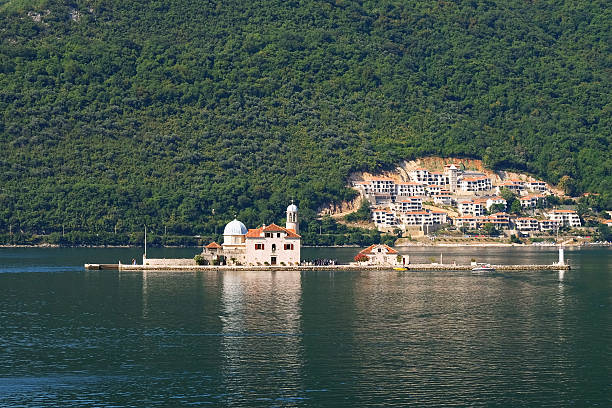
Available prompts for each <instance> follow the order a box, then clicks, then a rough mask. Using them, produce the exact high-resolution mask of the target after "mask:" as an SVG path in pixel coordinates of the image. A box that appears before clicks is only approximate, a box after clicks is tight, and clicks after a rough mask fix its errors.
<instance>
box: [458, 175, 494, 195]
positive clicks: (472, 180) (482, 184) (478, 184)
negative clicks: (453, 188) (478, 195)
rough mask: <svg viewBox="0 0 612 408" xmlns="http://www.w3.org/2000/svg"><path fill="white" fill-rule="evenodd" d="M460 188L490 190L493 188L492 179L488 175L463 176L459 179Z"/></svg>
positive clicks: (466, 190) (469, 190) (474, 190)
mask: <svg viewBox="0 0 612 408" xmlns="http://www.w3.org/2000/svg"><path fill="white" fill-rule="evenodd" d="M458 188H459V190H462V191H465V192H472V193H475V192H481V191H489V190H491V189H492V188H493V185H492V184H491V179H490V178H488V177H486V176H479V177H462V178H460V179H459V181H458Z"/></svg>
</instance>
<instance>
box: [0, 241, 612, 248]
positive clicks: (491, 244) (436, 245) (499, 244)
mask: <svg viewBox="0 0 612 408" xmlns="http://www.w3.org/2000/svg"><path fill="white" fill-rule="evenodd" d="M558 245H559V244H552V243H551V244H539V243H533V244H514V243H503V242H480V243H469V242H457V243H434V244H424V243H410V244H400V245H394V247H396V248H411V247H420V248H428V247H431V248H453V247H474V248H487V247H501V248H506V247H513V248H553V247H557V246H558ZM564 246H566V247H612V242H593V243H591V242H583V243H576V244H566V245H564ZM0 248H108V249H117V248H142V246H139V245H58V244H34V245H25V244H16V245H11V244H1V245H0ZM150 248H155V249H160V248H164V249H166V248H167V249H170V248H174V249H178V248H201V246H200V245H197V246H160V247H150ZM302 248H362V247H361V246H359V245H321V246H318V245H302Z"/></svg>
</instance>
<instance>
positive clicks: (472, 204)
mask: <svg viewBox="0 0 612 408" xmlns="http://www.w3.org/2000/svg"><path fill="white" fill-rule="evenodd" d="M485 203H486V200H485ZM457 208H458V209H459V212H460V213H461V214H462V215H468V214H469V215H474V216H479V215H484V213H485V207H484V204H483V202H482V201H481V200H468V201H459V203H458V204H457Z"/></svg>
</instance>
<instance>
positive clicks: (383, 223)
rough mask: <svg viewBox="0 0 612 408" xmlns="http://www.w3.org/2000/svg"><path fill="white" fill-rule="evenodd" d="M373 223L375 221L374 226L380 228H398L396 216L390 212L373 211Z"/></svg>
mask: <svg viewBox="0 0 612 408" xmlns="http://www.w3.org/2000/svg"><path fill="white" fill-rule="evenodd" d="M372 221H374V224H376V227H378V228H392V227H395V226H397V221H396V219H395V214H394V213H393V212H392V211H388V210H382V209H376V210H372Z"/></svg>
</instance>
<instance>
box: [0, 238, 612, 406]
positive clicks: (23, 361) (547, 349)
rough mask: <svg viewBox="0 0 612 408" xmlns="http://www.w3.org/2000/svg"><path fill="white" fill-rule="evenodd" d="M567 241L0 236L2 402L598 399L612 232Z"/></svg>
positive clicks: (610, 343)
mask: <svg viewBox="0 0 612 408" xmlns="http://www.w3.org/2000/svg"><path fill="white" fill-rule="evenodd" d="M442 251H443V252H444V260H445V262H446V261H452V260H456V261H458V262H467V261H469V260H470V258H472V257H475V258H477V260H478V261H482V262H504V263H532V262H541V263H544V262H551V261H554V260H555V259H556V257H557V254H556V252H555V251H554V250H551V249H529V250H526V249H505V248H504V249H496V248H492V249H444V250H442ZM195 252H196V251H195V250H194V249H180V250H161V249H160V250H152V251H151V253H150V255H149V256H150V257H154V256H164V257H175V256H193V254H195ZM356 252H357V250H356V249H355V248H352V249H351V248H343V249H325V250H321V249H319V250H316V249H305V250H304V251H303V256H304V257H306V258H326V257H329V258H338V259H340V260H344V261H347V260H349V259H350V258H352V256H353V255H354V254H355V253H356ZM407 252H409V253H410V254H411V259H412V261H413V262H418V261H428V260H430V259H432V258H433V259H435V260H436V261H437V260H438V259H439V256H440V249H437V250H436V249H433V250H432V249H427V248H418V249H412V250H409V251H407ZM566 254H567V258H569V260H570V261H571V263H572V264H573V265H574V269H573V270H571V271H566V272H551V271H547V272H542V271H529V272H514V273H494V274H490V275H474V274H472V273H464V272H461V273H458V272H435V273H434V272H410V271H408V272H362V273H354V272H353V273H351V272H335V273H329V272H324V273H323V272H320V273H317V272H303V273H293V272H272V273H270V272H248V273H247V272H227V273H217V272H180V273H178V272H177V273H166V272H164V273H161V272H147V273H141V272H138V273H135V272H130V273H126V272H122V273H119V272H114V271H85V270H83V268H82V264H83V263H85V262H117V261H118V260H122V261H123V262H129V261H130V260H131V258H138V257H139V256H140V255H141V254H140V251H139V250H137V249H0V406H7V407H21V406H24V407H43V406H44V407H111V406H114V407H117V406H134V407H162V406H164V407H165V406H169V407H174V406H176V407H180V406H200V405H203V406H207V405H208V406H210V405H212V406H250V407H293V406H295V407H306V406H308V407H360V406H415V407H423V406H425V407H426V406H431V407H438V406H487V407H495V406H499V407H508V406H512V407H533V406H549V407H559V406H576V407H596V406H601V407H610V406H612V385H611V382H612V372H611V371H612V315H611V312H612V309H611V300H612V250H610V249H588V250H575V251H571V250H570V251H567V253H566Z"/></svg>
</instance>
